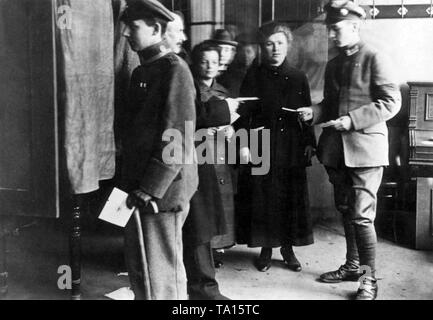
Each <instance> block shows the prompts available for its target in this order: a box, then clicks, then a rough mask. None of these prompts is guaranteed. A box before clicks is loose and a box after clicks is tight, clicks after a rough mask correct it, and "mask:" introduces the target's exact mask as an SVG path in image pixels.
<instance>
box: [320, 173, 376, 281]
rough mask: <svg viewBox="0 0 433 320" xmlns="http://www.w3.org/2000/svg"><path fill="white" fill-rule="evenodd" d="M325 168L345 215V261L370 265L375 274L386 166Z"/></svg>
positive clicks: (336, 198) (355, 265)
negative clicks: (377, 226) (379, 200)
mask: <svg viewBox="0 0 433 320" xmlns="http://www.w3.org/2000/svg"><path fill="white" fill-rule="evenodd" d="M326 171H327V173H328V176H329V181H330V182H331V183H332V185H333V186H334V201H335V206H336V208H337V210H338V211H339V212H341V213H342V215H343V224H344V233H345V237H346V250H347V251H346V265H347V266H349V267H352V268H358V267H359V266H367V267H369V268H370V271H371V276H372V277H374V275H375V271H376V244H377V236H376V230H375V227H374V220H375V218H376V204H377V191H378V189H379V187H380V184H381V181H382V175H383V167H369V168H349V167H346V166H342V167H340V168H332V167H326Z"/></svg>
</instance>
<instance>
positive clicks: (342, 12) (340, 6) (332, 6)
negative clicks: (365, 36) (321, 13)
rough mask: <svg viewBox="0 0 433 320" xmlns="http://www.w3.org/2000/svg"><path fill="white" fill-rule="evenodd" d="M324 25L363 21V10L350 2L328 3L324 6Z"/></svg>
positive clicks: (364, 14) (347, 0)
mask: <svg viewBox="0 0 433 320" xmlns="http://www.w3.org/2000/svg"><path fill="white" fill-rule="evenodd" d="M325 11H326V20H325V23H326V24H333V23H337V22H339V21H343V20H359V19H365V18H366V16H367V15H366V13H365V11H364V9H362V8H361V7H359V6H357V5H356V4H354V3H353V2H352V1H349V0H343V1H330V2H328V3H327V4H326V5H325Z"/></svg>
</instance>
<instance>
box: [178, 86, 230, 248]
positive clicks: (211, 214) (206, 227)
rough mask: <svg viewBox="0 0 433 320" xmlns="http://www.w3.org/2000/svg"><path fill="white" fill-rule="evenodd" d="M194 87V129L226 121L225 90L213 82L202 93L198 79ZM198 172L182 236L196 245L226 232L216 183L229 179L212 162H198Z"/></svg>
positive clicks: (218, 188)
mask: <svg viewBox="0 0 433 320" xmlns="http://www.w3.org/2000/svg"><path fill="white" fill-rule="evenodd" d="M202 89H203V88H202ZM196 90H197V96H198V97H199V101H197V102H196V107H197V111H196V113H197V130H199V129H205V128H210V127H218V126H223V125H228V124H230V110H229V108H228V105H227V103H226V102H225V101H224V100H221V98H223V97H225V96H226V91H225V90H224V89H223V88H222V87H220V86H214V88H213V90H209V91H208V92H203V94H202V92H201V91H203V90H200V85H199V84H198V82H196ZM217 96H219V98H217ZM197 144H200V141H198V142H197ZM198 173H199V187H198V190H197V192H196V193H195V195H194V196H193V198H192V199H191V209H190V214H189V216H188V218H187V220H186V222H185V225H184V228H183V230H184V239H185V240H186V241H188V242H192V243H194V244H196V245H198V244H202V243H207V242H210V241H211V240H212V238H213V237H215V236H217V235H223V234H225V233H226V232H227V221H226V219H225V215H224V203H223V194H222V193H221V188H220V187H221V186H222V185H220V184H221V183H224V184H225V183H228V182H230V181H229V180H227V181H226V180H224V181H221V179H218V173H217V171H216V169H215V165H214V164H212V163H205V164H200V165H199V166H198Z"/></svg>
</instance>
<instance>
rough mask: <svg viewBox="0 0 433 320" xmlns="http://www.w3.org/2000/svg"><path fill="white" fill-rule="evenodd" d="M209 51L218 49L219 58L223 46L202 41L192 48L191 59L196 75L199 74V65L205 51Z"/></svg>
mask: <svg viewBox="0 0 433 320" xmlns="http://www.w3.org/2000/svg"><path fill="white" fill-rule="evenodd" d="M208 51H216V52H217V53H218V59H219V58H220V57H221V48H220V47H218V46H217V45H215V44H214V43H211V42H208V41H204V42H201V43H199V44H198V45H196V46H195V47H194V49H192V53H191V60H192V71H193V73H194V75H197V66H198V64H199V63H200V60H201V58H202V55H203V52H208Z"/></svg>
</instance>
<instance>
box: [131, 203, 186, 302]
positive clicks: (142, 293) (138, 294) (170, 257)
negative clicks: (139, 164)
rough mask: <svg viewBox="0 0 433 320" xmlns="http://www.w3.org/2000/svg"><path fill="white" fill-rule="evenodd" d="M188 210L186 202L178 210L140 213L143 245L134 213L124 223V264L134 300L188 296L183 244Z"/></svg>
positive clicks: (184, 297) (172, 298) (170, 298)
mask: <svg viewBox="0 0 433 320" xmlns="http://www.w3.org/2000/svg"><path fill="white" fill-rule="evenodd" d="M188 211H189V205H188V206H186V207H185V210H184V211H180V212H177V213H173V212H160V213H157V214H151V213H144V214H140V218H141V228H142V233H143V239H144V248H142V247H141V245H140V242H139V234H138V229H137V223H136V221H135V220H134V217H131V219H130V220H129V222H128V224H127V225H126V228H125V256H126V265H127V269H128V274H129V280H130V283H131V289H132V290H133V291H134V294H135V299H136V300H144V299H150V300H186V299H187V298H188V297H187V291H186V284H187V283H186V271H185V267H184V264H183V245H182V227H183V224H184V222H185V219H186V217H187V215H188ZM142 259H144V263H145V264H146V267H147V268H145V267H144V266H143V264H144V263H143V262H142V261H143V260H142Z"/></svg>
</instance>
